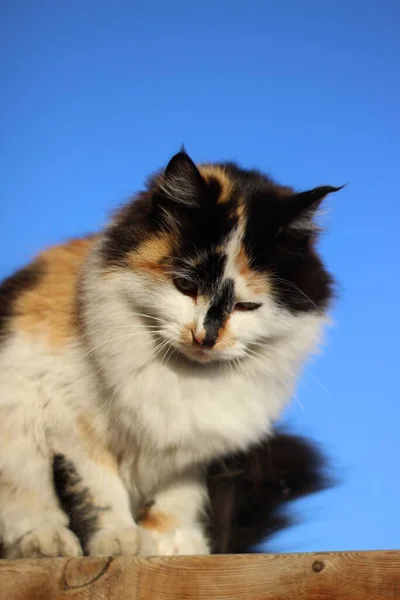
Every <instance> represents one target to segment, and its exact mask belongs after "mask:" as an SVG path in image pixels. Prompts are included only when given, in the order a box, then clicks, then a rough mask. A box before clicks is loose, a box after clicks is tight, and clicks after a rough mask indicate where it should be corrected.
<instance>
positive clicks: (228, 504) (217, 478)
mask: <svg viewBox="0 0 400 600" xmlns="http://www.w3.org/2000/svg"><path fill="white" fill-rule="evenodd" d="M332 485H333V479H332V478H331V477H330V476H328V462H327V460H326V458H325V456H324V455H323V453H322V452H321V450H320V449H319V447H318V446H317V444H316V443H315V442H313V441H312V440H309V439H307V438H303V437H299V436H295V435H290V434H288V433H282V432H277V433H275V435H274V436H273V437H271V438H269V439H267V440H266V441H264V442H262V443H261V444H258V445H257V446H255V447H253V448H252V449H251V450H249V451H248V452H242V453H238V454H235V455H233V456H229V457H227V458H226V459H225V460H224V461H219V462H218V463H214V464H213V465H212V466H211V467H210V469H209V472H208V488H209V493H210V498H211V504H210V513H209V534H210V539H211V544H212V552H213V553H215V554H234V553H246V552H254V551H255V548H254V547H255V546H257V545H258V544H260V543H261V542H265V541H266V540H268V539H269V538H270V537H271V536H272V535H273V534H275V533H276V532H277V531H280V530H282V529H284V528H286V527H288V526H289V525H291V524H292V523H293V517H292V516H291V515H290V511H289V510H288V508H289V507H288V503H290V502H291V501H293V500H295V499H297V498H300V497H302V496H306V495H308V494H312V493H315V492H317V491H320V490H323V489H326V488H327V487H330V486H332Z"/></svg>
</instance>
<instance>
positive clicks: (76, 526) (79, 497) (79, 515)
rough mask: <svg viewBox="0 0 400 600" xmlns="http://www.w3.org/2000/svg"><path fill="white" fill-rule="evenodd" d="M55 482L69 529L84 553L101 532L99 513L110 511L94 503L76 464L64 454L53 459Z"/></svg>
mask: <svg viewBox="0 0 400 600" xmlns="http://www.w3.org/2000/svg"><path fill="white" fill-rule="evenodd" d="M53 480H54V487H55V490H56V494H57V496H58V498H59V501H60V504H61V506H62V508H63V510H64V512H65V513H66V514H67V515H68V517H69V528H70V529H71V531H73V532H74V533H75V535H76V536H77V537H78V538H79V540H80V542H81V544H82V548H83V550H84V552H87V545H88V542H89V540H90V538H91V537H92V536H93V535H94V534H95V533H96V531H98V530H99V528H100V526H99V513H100V512H102V511H104V510H108V509H107V508H106V507H104V508H103V507H99V506H96V505H95V504H94V503H93V499H92V497H91V494H90V491H89V489H88V488H87V487H83V485H82V479H81V477H80V475H79V473H78V470H77V468H76V466H75V464H74V463H73V462H72V461H71V460H69V459H68V458H66V457H65V456H64V455H63V454H56V455H55V456H54V458H53Z"/></svg>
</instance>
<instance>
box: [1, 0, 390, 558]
mask: <svg viewBox="0 0 400 600" xmlns="http://www.w3.org/2000/svg"><path fill="white" fill-rule="evenodd" d="M0 15H1V17H0V23H1V25H0V44H1V46H0V50H1V51H0V77H1V88H2V91H1V96H0V107H1V116H0V133H1V136H0V145H1V146H0V152H1V157H2V158H1V166H0V169H1V173H0V192H1V195H0V198H1V203H0V276H3V275H4V276H5V275H7V274H8V273H10V272H11V271H12V270H13V269H14V268H16V267H19V266H21V265H22V264H24V263H25V262H26V261H27V260H28V259H29V258H30V257H31V256H32V255H33V254H34V253H35V252H36V251H38V250H39V249H40V248H42V247H43V246H44V245H47V244H50V243H53V242H57V241H60V240H62V239H64V238H66V237H68V236H74V235H79V234H81V233H86V232H89V231H92V230H94V229H96V228H97V227H99V226H100V225H101V224H102V223H103V222H104V219H105V218H106V217H107V215H108V214H109V212H110V209H112V208H113V207H114V206H115V205H116V204H117V203H120V202H122V201H123V200H125V199H126V197H127V196H128V195H129V194H131V193H132V192H134V191H135V190H137V189H138V188H140V187H141V185H142V183H143V180H144V178H145V177H146V176H147V175H148V174H149V173H151V172H152V171H153V170H154V169H157V168H158V167H160V166H162V165H163V164H165V163H166V161H167V160H168V159H169V157H170V155H172V154H173V153H174V152H175V151H176V150H177V149H178V148H179V147H180V145H181V143H182V142H184V143H185V145H186V147H187V150H188V151H189V152H190V153H191V154H192V156H193V158H194V159H195V160H198V161H201V160H218V159H234V160H239V161H240V162H241V163H242V164H243V165H245V166H253V167H260V168H262V169H265V170H267V171H269V172H270V173H271V174H272V175H273V176H274V177H275V178H276V179H278V180H279V181H280V182H282V183H285V184H293V185H295V186H296V187H298V188H302V189H304V188H307V187H312V186H315V185H320V184H325V183H327V184H332V185H341V184H342V183H345V182H349V185H348V186H347V188H346V189H345V190H343V191H342V192H340V194H335V195H334V196H333V197H332V198H331V199H330V201H329V208H330V209H331V210H330V213H329V218H328V224H329V228H328V232H327V233H326V235H325V236H324V237H323V239H322V240H321V249H322V252H323V255H324V257H325V259H326V261H327V263H328V265H329V267H330V268H331V270H332V271H333V272H334V274H335V275H336V277H337V279H338V281H339V290H340V298H339V300H338V302H337V304H336V307H335V309H334V311H333V316H334V319H335V321H336V325H335V327H334V328H332V329H331V330H330V332H329V342H328V344H327V345H326V347H325V351H324V354H323V355H322V356H321V357H318V359H317V360H316V361H315V362H314V363H313V364H312V365H311V366H310V368H309V369H307V372H306V374H305V376H304V378H303V380H302V383H300V384H299V388H298V394H297V396H298V401H299V403H300V404H301V406H302V407H303V408H301V407H300V404H299V403H297V402H296V401H294V402H293V404H292V407H291V409H290V410H289V412H288V414H287V420H288V421H289V423H290V425H291V427H292V428H293V429H294V430H296V431H298V432H300V433H303V434H306V435H311V436H313V437H314V438H315V439H317V440H319V441H320V442H321V443H322V444H323V445H324V447H325V449H326V451H327V452H328V453H329V454H330V456H331V457H332V459H333V463H334V466H335V468H336V474H337V476H338V477H339V479H340V480H341V484H340V485H339V486H338V487H337V488H336V489H333V490H330V491H328V492H325V493H323V494H321V495H319V496H318V497H315V498H313V499H309V500H306V501H302V502H300V503H298V505H297V507H296V508H297V512H298V515H299V518H300V519H301V520H302V521H301V525H299V526H297V527H295V528H293V529H291V530H290V531H288V532H287V533H285V534H282V535H280V536H279V537H277V538H276V539H275V544H274V549H276V550H279V551H311V550H340V549H341V550H346V549H372V548H378V549H379V548H400V520H399V515H398V513H399V506H400V483H399V460H400V441H399V438H400V430H399V423H400V409H399V405H400V392H399V371H398V369H399V367H398V364H399V339H400V326H399V321H400V320H399V308H397V309H396V306H398V304H399V301H398V297H399V294H400V283H399V268H398V263H399V258H400V255H399V248H398V242H397V236H398V230H399V225H400V222H399V220H400V200H399V182H398V177H399V165H400V109H399V107H400V76H399V64H400V37H399V35H398V31H399V29H400V4H399V3H398V0H382V1H380V2H377V1H376V2H372V1H369V0H352V1H351V2H349V1H348V0H343V1H339V0H338V1H333V2H321V1H320V0H319V1H317V0H316V1H308V0H305V1H303V2H298V1H296V0H292V1H288V0H281V1H280V2H270V1H268V0H260V1H254V0H253V1H250V2H242V3H239V2H232V0H231V1H229V2H228V1H227V0H224V1H218V0H217V1H215V2H210V1H204V2H202V3H189V2H180V1H177V0H171V1H169V2H161V0H159V1H158V2H154V1H151V0H149V1H148V2H133V1H131V2H128V1H124V0H118V1H111V0H108V1H105V0H85V2H82V1H80V0H79V1H78V0H69V1H68V2H53V1H50V0H37V1H36V2H31V1H30V0H25V1H23V0H13V1H11V0H3V2H1V7H0Z"/></svg>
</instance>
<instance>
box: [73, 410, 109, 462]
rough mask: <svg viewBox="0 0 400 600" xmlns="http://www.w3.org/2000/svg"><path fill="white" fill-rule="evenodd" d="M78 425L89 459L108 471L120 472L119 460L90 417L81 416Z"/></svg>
mask: <svg viewBox="0 0 400 600" xmlns="http://www.w3.org/2000/svg"><path fill="white" fill-rule="evenodd" d="M76 425H77V429H78V432H79V435H80V438H81V441H82V443H83V447H84V449H85V451H86V452H87V455H88V456H89V458H90V459H91V460H93V461H94V462H96V463H98V464H100V465H102V466H103V467H106V468H107V469H111V470H112V471H118V463H117V460H116V458H115V457H114V456H113V455H112V454H111V452H110V450H109V449H108V448H107V447H106V445H105V444H104V441H103V440H102V438H101V436H100V435H99V434H98V433H97V431H96V430H95V428H94V426H93V425H92V424H91V418H90V415H85V414H83V415H80V416H79V417H78V418H77V421H76Z"/></svg>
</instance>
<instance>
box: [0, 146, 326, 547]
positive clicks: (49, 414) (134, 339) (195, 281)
mask: <svg viewBox="0 0 400 600" xmlns="http://www.w3.org/2000/svg"><path fill="white" fill-rule="evenodd" d="M337 189H338V188H334V187H331V186H323V187H317V188H314V189H313V190H310V191H308V192H301V193H297V192H295V191H294V190H292V189H290V188H286V187H282V186H279V185H278V184H276V183H275V182H274V181H272V180H271V179H270V178H269V177H268V176H266V175H264V174H262V173H260V172H258V171H252V170H246V169H242V168H240V167H239V166H238V165H235V164H232V163H218V164H208V165H199V166H197V165H195V164H194V163H193V161H192V160H191V159H190V157H188V155H187V154H185V153H184V152H180V153H178V154H177V155H175V156H174V157H173V158H172V159H171V161H170V162H169V164H168V166H167V168H166V169H165V170H164V172H163V173H161V174H159V175H158V176H156V177H155V178H153V179H150V181H149V183H148V185H147V188H146V189H145V191H143V192H141V193H139V194H138V195H137V196H136V197H135V198H134V199H132V200H131V201H130V202H128V203H127V204H126V206H124V207H123V208H122V210H120V211H119V212H118V214H117V215H116V216H115V218H114V219H113V220H112V222H111V223H109V224H107V225H106V227H105V228H104V230H103V231H102V232H101V233H100V234H99V235H97V236H91V237H86V238H81V239H75V240H72V241H70V242H67V243H65V244H60V245H58V246H54V247H52V248H49V249H47V250H45V251H44V252H42V253H41V254H40V255H39V256H38V257H37V258H36V259H35V261H34V262H33V263H32V264H31V265H30V266H28V267H26V268H24V269H23V270H21V271H20V272H18V273H17V274H15V275H14V276H12V277H11V278H9V279H7V280H6V281H5V282H3V284H2V286H1V288H0V313H1V314H0V436H1V437H0V440H1V451H0V538H1V539H2V542H3V545H4V549H5V554H6V556H8V557H11V558H17V557H31V556H58V555H61V556H78V555H80V554H87V555H96V554H107V555H115V554H135V553H139V554H142V555H148V554H166V555H169V554H207V553H209V552H211V551H212V550H213V545H214V546H215V548H216V549H217V550H218V548H219V547H220V546H221V544H220V542H218V543H217V540H218V539H220V538H221V537H223V535H222V530H221V531H220V533H219V534H216V533H212V532H215V531H216V526H217V521H216V517H215V516H214V517H212V522H211V523H212V527H211V532H210V531H208V530H207V527H206V525H205V522H206V516H207V514H209V512H208V511H209V506H210V502H209V494H210V493H211V497H212V498H213V500H212V504H211V506H212V507H213V508H214V509H213V511H212V514H213V515H216V514H217V513H219V515H220V516H219V517H218V518H221V515H223V518H225V519H228V521H229V526H228V527H227V529H226V531H231V533H230V534H229V542H228V545H227V546H226V542H224V544H225V546H226V547H229V548H232V549H234V548H239V547H246V546H247V545H248V543H249V542H250V541H251V542H252V541H253V538H254V539H255V537H256V536H255V535H254V533H253V534H250V529H249V528H248V529H247V530H246V528H245V527H244V526H242V525H241V523H242V520H241V517H240V515H241V514H242V513H243V510H244V506H245V504H244V495H243V494H244V491H243V490H246V489H247V491H248V492H249V493H250V497H251V498H253V500H252V502H253V503H254V507H261V503H262V502H264V500H263V498H267V497H268V503H269V508H268V510H267V513H265V516H264V517H263V519H262V520H261V521H257V523H258V524H259V525H260V531H263V530H264V532H265V529H266V527H267V525H268V523H272V524H273V523H274V522H275V523H276V524H277V523H278V522H279V519H280V516H279V511H278V512H276V508H274V506H275V507H276V506H277V504H276V501H274V500H273V498H274V497H276V491H275V492H274V491H273V487H271V486H270V487H269V488H268V486H267V487H265V490H264V488H263V490H264V491H265V493H264V491H263V492H262V495H261V496H259V497H258V498H259V499H258V500H257V495H256V494H255V491H256V488H257V486H258V485H259V483H260V482H258V480H257V473H256V470H255V469H256V465H259V466H260V468H262V465H264V467H263V468H264V469H265V465H266V464H267V463H266V462H265V461H266V459H267V454H266V449H267V448H273V447H274V444H275V447H276V443H277V442H276V440H275V442H274V441H273V440H271V441H269V442H264V441H265V440H266V439H268V436H270V435H271V434H272V432H273V430H274V424H275V423H276V421H277V419H278V418H279V417H280V415H281V412H282V410H283V408H284V406H285V405H286V404H287V403H288V402H289V400H290V397H291V393H292V391H293V389H294V387H295V385H296V382H297V378H298V376H299V374H300V372H301V369H302V366H303V364H304V362H305V361H306V360H307V359H308V357H309V355H310V354H311V353H313V352H314V351H316V350H317V348H318V346H319V343H320V340H321V335H322V332H323V328H324V325H325V324H326V322H327V320H328V317H327V313H328V310H329V306H330V301H331V299H332V296H333V279H332V277H331V275H330V274H329V272H328V271H327V269H326V268H325V266H324V264H323V261H322V260H321V258H320V256H319V255H318V252H317V249H316V236H317V232H316V230H315V229H314V227H313V226H312V222H313V218H314V213H315V211H316V210H317V209H318V207H319V205H320V204H321V202H322V201H323V199H324V197H325V196H326V195H328V194H330V193H332V192H335V191H337ZM281 441H283V440H282V439H281ZM287 441H288V440H287ZM264 443H267V446H260V447H259V448H258V449H257V450H250V449H251V448H254V447H257V444H264ZM296 443H297V450H299V449H300V447H299V443H298V442H295V440H293V439H292V440H291V442H290V444H286V446H285V445H283V446H282V445H281V450H280V451H279V453H278V454H276V459H277V460H276V461H275V462H276V464H282V468H284V467H285V464H286V463H287V464H288V466H289V467H290V468H289V472H291V473H292V475H293V476H294V475H295V474H296V472H298V476H299V480H298V481H303V482H304V483H307V481H309V482H310V481H311V480H312V477H311V478H310V474H314V482H317V481H319V480H318V477H317V471H315V470H314V471H313V470H312V469H313V467H312V465H313V464H314V462H313V461H314V458H315V455H312V452H311V451H310V449H309V450H308V454H307V451H306V450H305V452H306V454H305V459H304V461H303V462H302V463H299V464H298V465H297V466H296V465H295V464H294V463H292V462H291V461H292V457H291V452H290V451H289V449H290V447H292V448H296ZM268 444H269V446H268ZM302 447H303V449H305V448H306V446H302ZM285 448H286V450H285ZM248 451H250V453H249V454H246V453H247V452H248ZM285 452H286V454H285ZM236 453H242V454H239V455H238V458H235V459H228V463H229V464H230V463H232V460H233V463H235V462H236V461H237V460H239V462H241V461H242V462H243V460H245V462H246V461H249V463H248V465H247V467H246V468H245V471H244V474H243V475H242V476H239V477H238V478H233V479H232V478H231V479H230V485H232V483H233V482H236V483H235V485H234V488H235V492H234V494H232V493H231V491H229V492H226V494H225V495H224V500H223V502H222V504H223V505H224V506H225V508H223V509H221V510H215V507H216V506H217V505H218V503H220V500H219V499H218V501H217V500H216V499H215V498H216V496H215V494H217V496H218V493H217V490H218V488H217V487H215V486H216V482H217V480H215V479H213V480H210V479H208V486H207V473H208V472H209V471H208V469H209V468H210V464H211V463H215V461H218V460H220V459H225V460H226V457H227V456H228V457H229V456H233V455H236ZM243 453H244V454H243ZM285 456H286V457H287V458H285ZM289 456H290V457H291V458H290V461H289ZM269 459H271V456H269ZM308 459H309V460H308ZM271 464H274V463H271ZM263 472H264V479H261V482H263V483H262V486H264V484H265V485H266V484H267V481H270V483H271V482H272V480H273V472H272V471H271V470H270V471H268V470H267V471H265V470H264V471H263ZM274 472H275V471H274ZM294 481H295V482H296V481H297V480H296V478H294ZM285 489H286V488H285ZM294 489H296V485H295V486H294ZM267 491H268V494H267ZM253 492H254V494H255V495H254V494H253ZM218 498H220V496H218ZM229 498H230V499H229ZM229 503H231V507H232V508H231V509H229V507H228V504H229ZM274 503H275V504H274ZM221 506H222V505H221ZM266 506H267V505H266ZM240 507H241V508H240ZM243 514H246V515H247V516H246V517H245V518H244V517H243V518H244V520H245V521H246V520H247V521H249V519H250V515H249V514H248V513H243ZM261 514H264V513H263V511H262V509H261V508H260V515H261ZM229 515H230V516H229ZM280 522H281V523H282V521H280ZM269 526H270V525H268V527H269ZM249 527H250V525H249ZM252 527H253V531H254V527H255V523H253V526H252ZM224 535H225V534H224ZM240 537H242V542H240V539H239V538H240ZM213 540H214V541H213ZM234 540H236V541H234Z"/></svg>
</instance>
